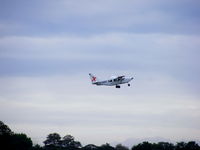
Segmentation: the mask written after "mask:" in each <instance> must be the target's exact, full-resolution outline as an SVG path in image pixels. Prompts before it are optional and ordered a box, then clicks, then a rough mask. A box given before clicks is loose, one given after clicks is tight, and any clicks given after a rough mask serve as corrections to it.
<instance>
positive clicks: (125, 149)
mask: <svg viewBox="0 0 200 150" xmlns="http://www.w3.org/2000/svg"><path fill="white" fill-rule="evenodd" d="M115 149H116V150H129V148H128V147H126V146H123V145H122V144H117V145H116V146H115Z"/></svg>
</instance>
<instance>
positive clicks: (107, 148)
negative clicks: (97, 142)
mask: <svg viewBox="0 0 200 150" xmlns="http://www.w3.org/2000/svg"><path fill="white" fill-rule="evenodd" d="M99 149H100V150H115V148H114V147H112V146H110V144H108V143H106V144H103V145H101V146H100V147H99Z"/></svg>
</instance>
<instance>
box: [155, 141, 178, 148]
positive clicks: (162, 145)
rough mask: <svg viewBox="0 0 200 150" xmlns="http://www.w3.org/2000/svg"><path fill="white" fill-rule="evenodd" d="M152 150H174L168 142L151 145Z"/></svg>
mask: <svg viewBox="0 0 200 150" xmlns="http://www.w3.org/2000/svg"><path fill="white" fill-rule="evenodd" d="M152 149H153V150H174V145H173V144H171V143H168V142H159V143H157V144H156V143H153V144H152Z"/></svg>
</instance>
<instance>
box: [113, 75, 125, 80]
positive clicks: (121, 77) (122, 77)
mask: <svg viewBox="0 0 200 150" xmlns="http://www.w3.org/2000/svg"><path fill="white" fill-rule="evenodd" d="M124 78H125V76H118V77H116V78H115V79H114V80H117V81H121V80H123V79H124Z"/></svg>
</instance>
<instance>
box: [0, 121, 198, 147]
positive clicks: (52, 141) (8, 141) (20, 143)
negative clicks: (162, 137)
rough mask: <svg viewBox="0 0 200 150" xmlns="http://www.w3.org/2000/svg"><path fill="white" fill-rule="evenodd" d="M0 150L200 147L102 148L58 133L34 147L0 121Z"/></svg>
mask: <svg viewBox="0 0 200 150" xmlns="http://www.w3.org/2000/svg"><path fill="white" fill-rule="evenodd" d="M0 149H2V150H200V146H199V145H198V144H197V143H196V142H194V141H190V142H187V143H185V142H179V143H177V144H172V143H168V142H159V143H149V142H143V143H140V144H138V145H135V146H133V147H132V148H131V149H129V148H128V147H126V146H123V145H121V144H118V145H116V146H115V147H113V146H111V145H110V144H108V143H106V144H103V145H101V146H96V145H94V144H89V145H86V146H82V145H81V142H79V141H75V139H74V137H73V136H71V135H66V136H64V137H61V136H60V135H59V134H58V133H51V134H49V135H48V136H47V138H46V140H45V141H44V146H40V145H38V144H37V145H33V142H32V140H31V138H29V137H27V136H26V134H23V133H21V134H18V133H14V132H13V131H11V129H10V128H9V127H8V126H7V125H5V124H4V123H3V122H2V121H0Z"/></svg>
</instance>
